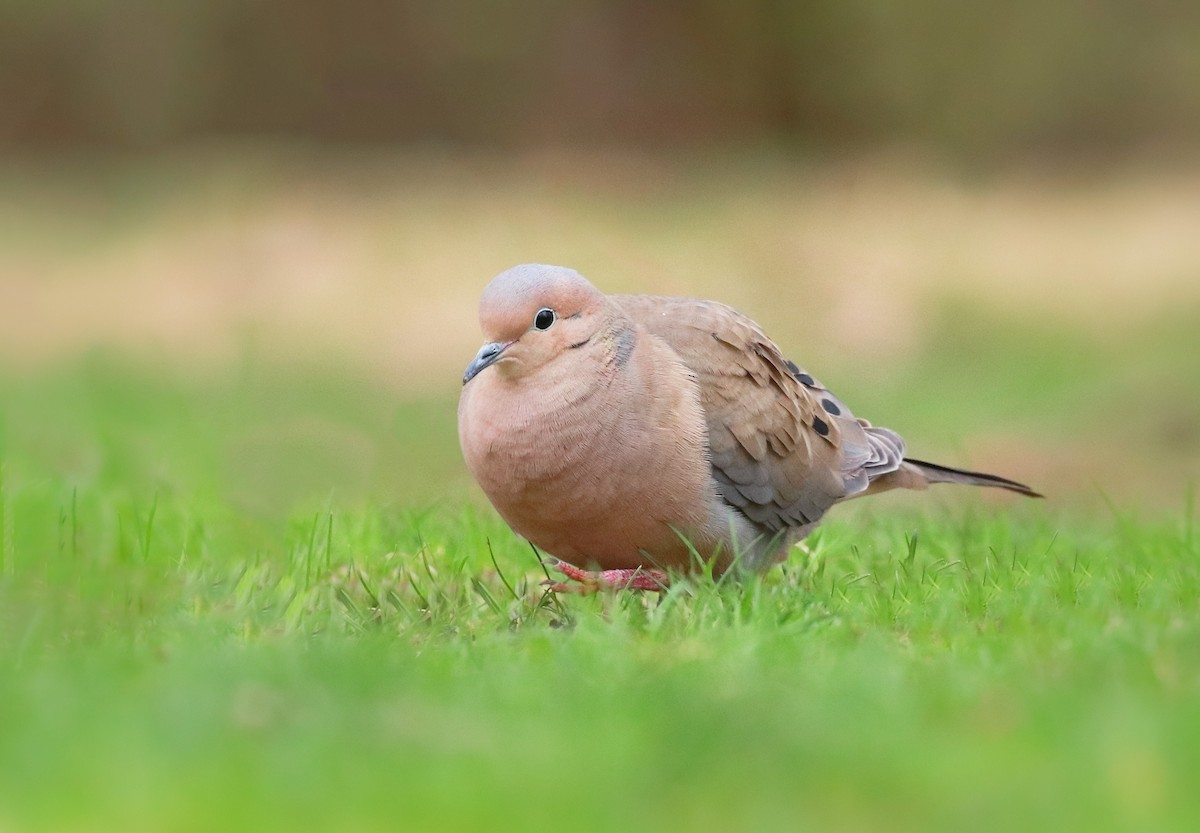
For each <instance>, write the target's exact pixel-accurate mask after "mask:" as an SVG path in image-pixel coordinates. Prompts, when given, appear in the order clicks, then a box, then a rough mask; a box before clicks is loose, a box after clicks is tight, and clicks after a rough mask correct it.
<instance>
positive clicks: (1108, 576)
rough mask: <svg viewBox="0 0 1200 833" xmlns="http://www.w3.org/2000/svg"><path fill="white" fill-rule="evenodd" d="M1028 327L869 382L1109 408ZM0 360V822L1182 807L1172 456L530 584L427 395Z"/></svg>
mask: <svg viewBox="0 0 1200 833" xmlns="http://www.w3.org/2000/svg"><path fill="white" fill-rule="evenodd" d="M1181 330H1186V328H1181ZM968 331H969V332H968ZM1037 332H1038V331H1037V330H1036V328H1034V329H1032V330H1027V331H1026V332H1025V333H1024V334H1023V336H1022V338H1023V341H1022V345H1023V346H1022V347H1021V349H1019V350H1018V349H1016V348H1015V347H1014V351H1013V355H1015V356H1017V357H1018V359H1017V361H1019V363H1020V365H1019V367H1018V366H1016V365H1014V366H1010V367H1005V366H1004V365H1003V363H1000V362H999V361H998V360H996V361H997V363H996V364H992V363H990V360H989V362H981V363H979V364H977V365H976V367H975V371H976V372H975V373H974V374H963V373H962V371H961V370H959V371H957V375H956V373H955V372H954V371H953V367H954V366H953V363H952V362H950V360H949V358H947V357H948V356H950V355H953V350H954V349H956V345H958V344H959V343H960V342H962V343H966V342H968V341H970V340H975V339H978V338H979V337H980V328H978V327H969V326H966V325H964V326H963V327H961V328H959V329H958V330H954V329H953V328H950V329H948V330H947V332H946V333H944V334H943V336H942V337H941V338H942V342H940V343H938V344H935V345H933V347H932V348H931V352H930V355H929V356H926V357H925V358H924V359H923V360H922V362H921V363H919V365H917V366H915V369H914V370H912V371H909V375H907V376H906V375H903V374H901V375H898V376H897V377H896V378H895V379H894V380H893V381H892V382H891V383H890V384H891V387H890V388H889V389H887V390H885V391H882V392H880V391H877V392H876V393H875V394H874V395H875V396H876V397H878V398H879V399H881V400H887V407H883V406H882V405H881V404H872V405H871V408H873V413H871V415H872V416H874V415H876V413H879V412H881V411H887V412H890V413H892V414H893V415H894V416H895V418H893V419H891V420H886V419H881V420H880V421H881V422H885V423H891V424H896V425H897V427H899V428H903V429H904V430H906V431H909V432H910V433H914V434H915V435H917V436H920V435H921V434H922V433H923V432H924V433H926V434H937V432H938V431H940V430H942V427H943V425H944V424H945V423H947V422H948V421H950V415H948V412H947V409H945V408H940V409H939V408H933V407H931V406H930V405H929V402H930V395H929V392H930V390H931V389H932V388H934V387H937V386H936V385H935V384H934V381H932V380H931V378H930V376H933V377H940V378H941V379H942V381H943V383H944V385H943V386H942V388H943V389H942V391H941V392H942V395H943V396H944V400H943V401H951V402H953V401H958V402H961V403H962V406H961V409H960V410H959V413H960V414H966V415H967V416H966V417H964V419H973V418H975V417H978V418H980V419H984V418H985V417H986V415H987V413H990V412H988V411H987V410H986V409H985V408H983V407H982V406H981V401H984V402H986V401H988V400H989V399H990V400H991V401H993V402H996V403H997V404H998V406H1000V408H1001V413H1002V414H1003V415H1004V416H1003V417H1002V419H1003V421H1004V422H1005V423H1006V424H1016V425H1017V426H1018V427H1020V426H1021V425H1022V422H1021V411H1020V409H1014V408H1013V405H1012V398H1014V397H1020V396H1022V395H1023V389H1022V388H1021V387H1020V386H1019V385H1016V384H1014V382H1013V378H1014V373H1015V372H1016V371H1018V370H1019V371H1022V372H1025V374H1026V375H1025V377H1024V378H1026V379H1028V378H1029V374H1030V373H1036V378H1037V389H1036V391H1035V392H1034V394H1031V396H1032V397H1033V398H1032V401H1034V402H1036V403H1038V413H1039V415H1041V416H1043V417H1044V418H1045V420H1046V422H1045V424H1046V425H1047V426H1048V427H1047V428H1046V429H1045V430H1046V431H1047V432H1049V435H1048V438H1047V445H1048V446H1052V445H1053V444H1054V443H1055V442H1057V441H1058V439H1059V438H1060V437H1065V436H1067V435H1068V434H1070V433H1071V432H1076V431H1080V430H1082V431H1084V432H1085V434H1086V433H1087V432H1092V433H1091V434H1088V435H1089V436H1091V435H1093V434H1094V435H1096V436H1104V433H1103V432H1104V431H1105V430H1106V428H1105V426H1106V425H1109V424H1110V422H1111V423H1114V424H1117V425H1118V427H1120V428H1121V429H1122V430H1124V427H1125V426H1124V424H1123V423H1121V421H1120V420H1118V419H1116V418H1115V417H1112V416H1109V415H1104V414H1091V415H1089V416H1088V418H1087V419H1086V420H1072V419H1071V418H1070V417H1071V414H1072V413H1073V412H1078V410H1079V409H1080V408H1081V407H1082V406H1083V405H1084V404H1086V403H1089V402H1094V401H1098V399H1099V398H1100V393H1099V391H1102V390H1104V389H1105V388H1104V386H1105V385H1111V384H1112V382H1111V380H1112V378H1113V374H1114V373H1115V374H1116V378H1121V375H1122V373H1123V372H1124V371H1123V370H1122V368H1130V367H1135V366H1136V365H1137V361H1135V360H1133V359H1130V360H1128V361H1126V362H1125V363H1124V364H1122V363H1121V362H1120V361H1117V360H1116V358H1115V356H1116V355H1117V354H1118V353H1120V350H1121V348H1119V347H1113V348H1112V351H1113V355H1112V356H1107V357H1106V356H1105V355H1104V354H1103V353H1099V354H1097V353H1094V352H1089V351H1087V350H1084V349H1082V348H1081V347H1080V346H1079V344H1078V343H1077V342H1071V341H1070V339H1069V338H1066V337H1064V336H1062V335H1061V334H1051V333H1046V334H1044V335H1042V336H1039V335H1037ZM1188 332H1190V330H1189V331H1188ZM1184 335H1186V333H1185V334H1184ZM1184 340H1185V339H1184V337H1183V336H1181V340H1180V341H1179V342H1178V343H1179V344H1182V343H1184ZM1176 346H1178V345H1176ZM999 352H1000V351H999V349H997V353H999ZM1137 355H1138V356H1141V357H1143V358H1146V357H1148V356H1149V357H1154V356H1161V357H1162V363H1160V365H1159V366H1164V367H1167V368H1168V369H1169V368H1171V367H1173V366H1174V365H1171V364H1170V362H1172V361H1176V362H1182V361H1183V359H1179V358H1178V355H1179V353H1178V351H1175V350H1173V349H1171V347H1170V339H1169V338H1168V339H1167V340H1166V341H1161V342H1160V341H1155V340H1153V339H1146V340H1145V341H1144V342H1142V347H1141V352H1140V353H1138V354H1137ZM1110 359H1112V360H1111V361H1110ZM1035 365H1036V366H1035ZM920 368H926V369H927V371H920ZM929 368H933V370H928V369H929ZM1114 368H1115V370H1114ZM835 373H836V369H835ZM823 375H825V376H826V377H828V376H829V373H824V374H823ZM845 375H849V371H847V372H846V374H845ZM1180 378H1185V377H1182V376H1181V377H1180ZM1181 384H1182V386H1181V387H1176V388H1174V389H1173V390H1174V392H1175V393H1176V394H1178V392H1179V391H1181V390H1185V391H1186V390H1191V389H1194V385H1195V381H1194V379H1192V380H1191V381H1188V382H1184V383H1181ZM1188 385H1190V386H1192V387H1191V388H1188V387H1187V386H1188ZM844 388H845V386H844V385H843V386H842V390H843V392H844V395H845V396H846V398H847V399H848V400H850V401H851V402H857V401H859V400H860V399H863V398H864V397H865V398H867V399H869V398H870V395H869V394H867V393H866V392H862V393H861V394H859V393H855V392H848V391H845V390H844ZM1049 390H1060V391H1064V392H1065V394H1064V396H1063V397H1059V398H1056V397H1054V396H1051V395H1048V394H1047V391H1049ZM4 391H5V401H4V405H5V408H4V418H3V422H2V423H0V461H2V463H3V468H2V470H0V512H2V515H0V831H5V830H23V829H71V830H122V831H139V830H145V831H152V830H153V831H157V830H182V831H187V830H239V829H246V830H263V829H293V830H294V829H316V828H321V827H324V828H337V829H344V830H379V829H388V830H391V829H401V830H456V829H494V828H513V829H529V830H531V829H568V830H575V829H581V830H627V829H687V830H742V829H745V830H757V829H781V830H782V829H786V830H795V829H838V830H880V829H886V830H914V831H917V830H922V831H924V830H937V829H940V830H954V831H958V830H1011V829H1045V830H1076V829H1077V830H1146V829H1153V830H1172V829H1174V830H1181V831H1183V830H1193V829H1196V826H1197V824H1198V823H1200V791H1197V790H1196V789H1195V786H1196V785H1195V781H1196V773H1197V772H1200V617H1198V616H1197V614H1198V612H1200V611H1198V608H1200V540H1198V536H1197V531H1196V529H1195V526H1196V517H1195V512H1194V508H1193V501H1192V500H1191V499H1190V498H1189V496H1188V493H1187V492H1186V489H1184V488H1183V487H1180V488H1179V489H1178V490H1177V491H1175V492H1174V494H1173V495H1172V496H1171V497H1170V499H1169V500H1168V501H1166V502H1165V503H1162V504H1160V505H1159V506H1158V508H1154V505H1153V503H1152V502H1151V501H1146V502H1144V503H1142V504H1140V505H1139V504H1136V503H1135V504H1127V503H1125V502H1124V501H1120V500H1116V499H1114V500H1112V501H1110V503H1111V505H1106V504H1104V503H1101V504H1099V507H1097V505H1095V504H1093V503H1088V502H1087V501H1079V500H1077V499H1076V496H1073V495H1069V494H1068V495H1064V494H1062V493H1061V487H1060V491H1059V493H1058V494H1057V495H1056V494H1055V492H1054V490H1053V489H1051V488H1049V486H1047V488H1048V489H1049V491H1050V492H1051V496H1052V497H1051V500H1049V501H1046V502H1034V501H1018V500H1015V499H1014V500H1001V501H998V502H993V501H987V502H984V501H983V500H982V499H981V496H980V495H977V494H975V493H972V492H969V491H962V490H959V491H955V490H952V489H942V490H939V491H936V492H933V493H931V494H929V495H926V496H911V495H909V496H904V495H901V496H888V497H885V498H881V499H877V500H876V499H873V500H872V501H864V502H862V503H861V504H858V505H851V506H847V507H844V508H841V509H839V510H838V511H836V512H835V513H834V514H833V515H832V516H831V517H830V520H829V522H828V523H827V524H826V525H825V526H824V527H822V528H821V529H820V530H819V531H818V533H817V534H816V535H814V536H813V537H812V538H811V539H810V542H809V543H810V548H811V554H804V553H801V552H798V551H797V552H796V553H794V554H793V557H792V558H791V559H790V560H789V562H788V563H787V564H786V565H784V566H783V567H782V568H781V569H777V570H775V571H773V572H772V573H770V574H768V575H767V576H765V577H763V578H755V579H749V580H746V581H744V582H741V583H735V582H723V583H720V584H716V585H714V584H713V583H712V582H708V581H704V580H695V581H683V582H680V583H679V584H677V585H676V586H675V587H673V588H672V589H671V590H670V591H669V592H668V593H666V594H664V595H662V596H661V597H660V596H658V595H655V594H648V595H640V596H639V595H634V594H625V595H618V596H615V597H614V596H596V597H589V598H578V597H569V598H565V599H551V598H548V597H546V595H545V594H544V593H543V592H542V590H541V588H540V586H539V584H538V582H539V581H540V580H541V579H542V578H544V575H543V573H542V570H541V568H540V566H539V565H538V564H537V562H536V561H535V558H534V555H533V553H532V552H531V551H530V549H529V548H528V547H527V546H526V545H524V544H522V543H521V542H520V541H518V540H517V539H515V538H514V537H513V536H512V534H511V533H510V532H509V531H508V530H507V529H506V528H505V527H504V526H503V524H502V523H501V522H500V521H499V520H498V519H497V518H496V517H495V515H494V514H493V513H492V512H491V511H490V510H489V509H487V508H486V507H484V506H481V505H480V504H478V503H477V502H476V500H475V499H473V498H471V497H470V496H469V495H470V493H469V492H468V491H467V485H466V484H467V479H466V475H465V473H464V472H463V470H462V467H461V463H460V462H459V460H458V457H457V451H456V443H455V438H454V420H453V412H454V405H453V399H452V397H448V396H443V397H437V396H435V397H432V398H430V399H423V400H415V401H414V400H410V399H407V398H406V397H405V396H404V395H403V393H402V392H401V391H396V390H389V389H387V388H382V387H380V385H379V383H378V381H377V380H375V379H372V378H370V377H369V376H366V375H356V374H355V373H352V372H349V371H348V370H347V369H346V368H342V367H337V366H331V367H326V368H323V369H321V368H311V367H310V368H291V369H290V370H289V369H286V368H283V369H281V368H278V367H270V368H267V367H247V368H242V369H240V370H238V371H237V372H230V373H217V372H214V373H209V374H201V373H195V372H192V373H177V372H174V371H171V372H168V369H164V368H158V369H155V368H153V367H145V366H143V367H141V368H133V367H131V366H130V365H128V364H127V363H122V362H116V361H112V360H107V359H104V358H102V357H93V358H91V359H89V360H86V361H82V362H78V363H74V364H68V365H65V366H63V367H62V368H60V369H59V370H55V371H44V372H41V373H39V374H38V375H36V376H30V375H24V376H22V375H20V374H15V373H9V374H7V376H6V377H5V383H4ZM1141 401H1142V405H1143V407H1144V408H1146V407H1148V406H1147V401H1146V400H1141ZM1182 401H1183V402H1184V404H1185V405H1187V406H1188V407H1191V405H1190V402H1191V400H1190V399H1188V398H1187V397H1185V398H1184V399H1183V400H1182ZM1149 404H1150V405H1153V402H1152V401H1151V402H1150V403H1149ZM1006 409H1007V410H1006ZM863 410H864V412H867V411H868V409H867V408H865V407H864V408H863ZM1151 410H1152V408H1151ZM950 413H951V414H952V413H953V411H952V410H951V412H950ZM993 418H996V419H1001V417H993ZM1081 422H1082V423H1083V424H1082V426H1081ZM962 428H963V426H962V425H961V424H960V425H959V429H960V430H961V429H962ZM1096 447H1097V448H1100V447H1101V446H1100V445H1097V446H1096ZM1188 448H1190V447H1184V448H1183V450H1182V451H1180V452H1179V453H1180V454H1187V453H1190V452H1188ZM1160 452H1161V453H1165V450H1160ZM1005 473H1008V474H1014V475H1020V474H1022V473H1021V472H1005ZM1034 485H1037V486H1046V484H1043V483H1035V484H1034ZM1051 485H1053V484H1051ZM1160 486H1161V487H1162V489H1163V490H1164V491H1166V490H1167V489H1168V487H1167V485H1165V484H1160ZM1118 506H1120V507H1126V506H1128V508H1117V507H1118Z"/></svg>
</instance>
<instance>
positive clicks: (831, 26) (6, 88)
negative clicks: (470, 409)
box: [0, 0, 1200, 155]
mask: <svg viewBox="0 0 1200 833" xmlns="http://www.w3.org/2000/svg"><path fill="white" fill-rule="evenodd" d="M229 135H234V136H240V135H254V136H263V135H267V136H271V135H283V136H301V137H306V138H310V139H317V140H323V141H329V142H353V141H362V142H395V141H403V142H412V141H418V142H460V143H469V144H491V145H501V146H515V147H520V146H526V145H541V144H555V143H571V144H578V143H591V142H594V143H636V144H650V145H655V144H657V145H672V144H679V143H702V142H714V141H716V142H724V141H734V142H737V141H746V140H749V141H754V140H758V139H773V140H778V139H782V140H785V141H791V142H796V143H800V144H803V145H806V146H813V147H825V146H840V145H845V144H855V143H873V142H911V143H918V144H925V145H929V146H932V147H934V148H937V149H939V150H942V151H946V152H950V153H956V154H965V155H973V154H1000V155H1007V154H1014V153H1028V152H1045V151H1055V152H1059V151H1074V150H1077V149H1079V148H1082V147H1088V148H1099V149H1111V148H1125V147H1129V146H1137V145H1141V144H1144V143H1146V142H1153V143H1160V142H1165V143H1174V144H1180V143H1186V142H1187V141H1188V139H1189V137H1192V136H1196V135H1200V3H1197V2H1195V1H1194V0H1140V2H1136V3H1132V2H1128V0H1058V1H1057V2H1054V1H1053V0H1050V1H1049V2H1048V1H1047V0H1008V2H1003V3H978V2H963V0H907V2H904V1H903V0H891V2H889V0H824V1H819V0H795V1H794V2H786V1H785V0H740V2H739V1H738V0H692V1H691V2H685V0H657V2H649V1H648V0H610V1H609V2H601V0H578V1H577V2H554V1H553V0H514V2H508V3H502V2H486V0H441V2H433V1H432V0H430V1H429V2H417V1H416V0H396V1H395V2H386V1H385V0H341V2H319V0H204V2H200V1H199V0H195V1H193V0H106V1H105V2H101V1H100V0H49V1H48V2H35V1H34V0H5V2H4V5H3V6H0V144H3V145H7V146H9V147H38V148H40V147H80V146H83V147H107V148H146V147H154V146H159V145H163V144H169V143H173V142H177V141H181V140H187V139H190V138H193V137H208V136H229Z"/></svg>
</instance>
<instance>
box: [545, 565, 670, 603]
mask: <svg viewBox="0 0 1200 833" xmlns="http://www.w3.org/2000/svg"><path fill="white" fill-rule="evenodd" d="M550 566H551V567H553V568H554V569H556V570H558V571H559V572H560V573H562V574H563V575H564V576H566V577H567V578H568V579H569V580H568V581H544V582H542V583H543V584H545V585H546V586H547V587H549V588H550V590H552V591H553V592H555V593H580V594H584V595H586V594H589V593H596V592H598V591H600V590H660V591H661V590H666V589H667V586H668V585H669V584H670V581H669V580H668V579H667V574H666V573H664V572H663V571H662V570H653V569H647V568H646V567H638V568H636V569H633V570H598V571H596V572H592V571H591V570H581V569H580V568H578V567H576V566H575V565H574V564H568V563H567V562H565V561H560V560H558V559H554V560H553V561H552V562H551V563H550Z"/></svg>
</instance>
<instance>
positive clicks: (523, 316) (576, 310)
mask: <svg viewBox="0 0 1200 833" xmlns="http://www.w3.org/2000/svg"><path fill="white" fill-rule="evenodd" d="M605 309H606V298H605V296H604V295H603V293H601V292H600V290H598V289H596V287H594V286H592V284H591V283H589V282H588V280H587V279H586V278H585V277H583V275H580V274H579V273H578V272H576V271H575V270H574V269H567V268H565V267H562V266H545V265H542V264H535V263H527V264H523V265H521V266H514V267H513V268H511V269H509V270H507V271H504V272H501V273H500V274H499V275H497V276H496V277H494V278H492V280H491V282H490V283H489V284H488V285H487V287H486V288H485V289H484V290H483V297H482V298H481V299H480V301H479V326H480V329H482V330H483V337H484V345H483V347H481V348H480V349H479V352H478V353H477V354H476V355H475V358H474V359H472V360H471V363H470V364H469V365H467V370H466V372H465V373H464V374H463V384H464V385H465V384H467V383H468V382H470V381H471V380H472V379H473V378H475V376H477V375H478V374H479V373H480V372H482V371H483V370H485V369H487V368H489V367H491V366H493V365H495V366H496V370H497V371H499V372H501V373H504V374H505V375H506V376H510V377H513V378H519V377H521V376H525V375H528V374H529V373H532V372H534V371H536V370H538V369H539V368H541V367H544V366H545V365H547V364H549V363H550V362H552V361H553V360H554V359H556V358H557V357H558V356H560V355H562V354H564V353H566V352H567V351H569V350H573V349H579V348H580V347H583V346H584V345H586V344H587V343H588V342H589V341H590V340H591V339H592V337H593V336H594V335H595V334H596V332H597V330H598V329H599V328H600V325H601V323H602V320H603V313H604V310H605Z"/></svg>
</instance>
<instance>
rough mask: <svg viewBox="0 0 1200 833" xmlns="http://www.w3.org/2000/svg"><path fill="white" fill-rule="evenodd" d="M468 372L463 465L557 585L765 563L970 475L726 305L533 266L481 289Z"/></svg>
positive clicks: (996, 480) (1009, 483)
mask: <svg viewBox="0 0 1200 833" xmlns="http://www.w3.org/2000/svg"><path fill="white" fill-rule="evenodd" d="M479 324H480V328H481V330H482V332H483V336H484V339H485V343H484V345H483V346H482V347H481V348H480V350H479V352H478V353H477V354H476V355H475V358H474V359H472V360H471V362H470V364H469V365H468V366H467V368H466V372H465V373H464V374H463V387H462V393H461V397H460V399H459V406H458V434H459V443H460V445H461V447H462V452H463V457H464V459H465V461H466V464H467V467H468V468H469V469H470V471H471V473H472V475H473V476H474V477H475V479H476V481H477V482H478V483H479V485H480V487H481V488H482V489H483V492H484V494H485V495H486V496H487V498H488V500H489V501H490V502H491V503H492V505H493V506H494V507H495V509H496V511H497V512H499V514H500V516H501V517H502V518H503V519H504V521H505V522H506V523H507V524H508V525H509V526H510V527H511V528H512V529H513V530H514V531H515V532H516V533H517V534H519V535H520V536H522V537H523V538H525V539H526V540H528V541H529V542H530V543H532V544H533V545H534V546H535V547H537V548H538V549H540V550H542V551H543V552H544V553H548V554H549V555H551V556H553V557H554V559H555V561H554V563H555V564H556V566H557V567H558V569H559V570H560V571H561V572H562V573H563V574H564V575H565V576H566V577H567V578H568V579H569V580H571V581H572V582H578V583H577V584H572V585H568V584H566V583H563V582H559V583H557V584H555V585H553V586H554V589H557V590H563V589H572V587H577V588H580V589H582V590H584V591H590V590H595V589H599V588H604V587H611V588H622V587H625V588H634V589H660V588H663V587H665V586H666V584H667V581H668V574H669V573H670V572H682V573H688V572H694V571H697V570H702V569H711V570H712V572H713V574H715V575H720V574H722V573H724V572H725V571H727V570H729V569H730V568H733V567H735V566H736V568H737V569H738V570H746V571H764V570H766V569H768V568H769V567H771V566H772V565H773V564H775V563H777V562H779V561H782V560H783V559H785V558H786V556H787V552H788V549H789V547H790V546H791V545H793V544H795V543H797V542H799V541H800V540H801V539H803V538H804V537H805V536H806V535H807V534H808V533H809V532H811V531H812V529H813V528H814V527H815V526H816V525H817V524H818V523H819V522H820V520H821V519H822V517H823V516H824V515H825V513H826V512H827V511H828V510H829V509H830V508H831V507H832V506H834V505H835V504H837V503H841V502H842V501H845V500H849V499H851V498H856V497H861V496H864V495H871V494H876V493H878V492H883V491H886V490H889V489H896V488H902V489H924V488H926V487H927V486H929V485H930V484H934V483H960V484H967V485H972V486H987V487H995V488H1000V489H1007V490H1009V491H1012V492H1016V493H1019V494H1022V495H1027V496H1030V497H1041V495H1039V494H1038V493H1037V492H1035V491H1033V490H1032V489H1031V488H1029V487H1028V486H1025V485H1023V484H1021V483H1018V482H1016V481H1013V480H1008V479H1006V478H1003V477H998V476H996V475H993V474H985V473H982V472H974V471H966V470H963V469H957V468H952V467H949V466H942V465H936V464H933V463H927V462H923V461H921V460H916V459H913V458H911V457H907V456H906V454H905V444H904V440H903V439H901V437H900V435H899V434H897V433H896V432H895V431H892V430H890V429H888V428H882V427H878V426H874V425H871V424H870V423H869V422H867V421H866V420H863V419H858V418H856V417H855V416H854V414H853V413H852V412H851V411H850V409H849V407H847V405H846V403H845V402H843V401H842V400H841V399H839V398H838V397H837V396H835V395H834V394H833V393H831V392H830V391H829V390H828V389H827V388H826V387H825V386H824V385H822V384H821V383H820V382H819V381H818V380H817V379H816V378H815V377H814V376H812V375H811V374H810V373H808V372H807V371H806V370H804V369H803V368H801V367H800V366H799V365H797V364H796V363H795V362H793V361H791V360H790V359H788V358H786V357H785V356H784V355H783V353H782V352H781V350H780V348H779V347H778V346H777V345H776V344H775V342H774V341H772V340H771V339H770V338H768V337H767V336H766V334H765V333H764V332H763V331H762V329H760V328H759V326H758V325H757V324H755V323H754V321H752V320H751V319H750V318H748V317H746V316H745V315H743V314H741V313H740V312H738V311H736V310H735V309H733V308H732V307H729V306H727V305H725V304H722V303H719V302H716V301H704V300H696V299H692V298H681V297H660V296H650V295H606V294H604V293H603V292H601V291H600V290H599V289H597V288H596V287H595V286H593V285H592V284H591V283H590V282H589V281H588V280H587V279H586V278H584V277H583V276H582V275H580V274H579V273H578V272H576V271H574V270H573V269H569V268H565V267H561V266H548V265H542V264H524V265H520V266H515V267H513V268H511V269H509V270H507V271H505V272H501V273H500V274H499V275H497V276H496V277H495V278H493V279H492V280H491V282H490V283H488V285H487V286H486V288H485V289H484V291H483V295H482V297H481V299H480V303H479Z"/></svg>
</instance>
